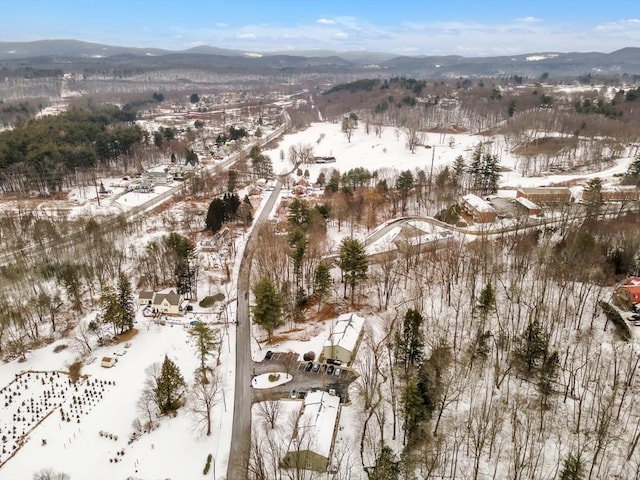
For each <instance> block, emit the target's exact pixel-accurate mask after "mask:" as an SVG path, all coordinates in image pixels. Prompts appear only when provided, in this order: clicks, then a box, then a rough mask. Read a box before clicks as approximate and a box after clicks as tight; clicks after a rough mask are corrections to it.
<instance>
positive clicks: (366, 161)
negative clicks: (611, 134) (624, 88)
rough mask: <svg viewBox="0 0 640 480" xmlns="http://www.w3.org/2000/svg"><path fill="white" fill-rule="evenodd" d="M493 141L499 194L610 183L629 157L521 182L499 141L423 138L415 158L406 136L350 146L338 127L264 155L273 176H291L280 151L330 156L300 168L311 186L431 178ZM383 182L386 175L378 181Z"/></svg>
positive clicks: (355, 140) (300, 136) (362, 138)
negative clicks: (416, 174) (407, 174)
mask: <svg viewBox="0 0 640 480" xmlns="http://www.w3.org/2000/svg"><path fill="white" fill-rule="evenodd" d="M489 140H491V141H492V146H491V148H492V152H493V153H495V154H497V155H498V158H499V160H500V164H501V165H502V166H503V167H504V168H505V169H506V171H504V172H503V173H502V176H501V178H500V186H501V188H504V189H517V188H520V187H538V186H546V185H550V184H554V183H560V182H567V181H570V180H579V179H585V181H586V179H589V178H593V177H596V176H599V177H601V178H603V179H608V178H611V177H613V175H614V174H619V173H624V172H625V171H626V170H627V167H628V165H629V163H630V162H631V161H632V157H623V158H620V159H618V160H616V162H615V163H616V164H615V165H614V166H613V167H611V168H607V169H606V170H603V171H601V172H594V173H590V174H572V175H546V176H530V177H528V176H523V175H522V174H521V173H520V172H519V171H518V164H519V162H521V161H522V159H521V158H519V157H517V156H516V155H514V154H512V153H511V151H510V150H509V149H508V148H507V146H506V142H505V140H504V139H503V138H502V137H500V136H496V137H486V136H482V135H469V134H466V133H451V134H450V133H447V134H439V133H427V134H426V135H425V139H424V144H425V145H429V146H430V147H431V148H425V147H424V146H418V147H417V148H416V150H415V152H416V153H413V154H412V153H411V152H410V151H409V149H408V148H407V146H406V136H405V135H404V134H403V133H402V132H400V131H399V130H397V129H395V128H394V127H385V128H384V129H383V131H382V135H381V136H380V137H377V136H376V135H374V133H373V132H371V133H370V134H367V133H366V132H365V129H364V127H363V126H359V127H358V128H357V129H355V130H354V131H353V135H352V137H351V142H349V141H347V138H346V137H345V134H344V133H343V132H342V130H341V125H340V124H338V123H330V122H322V123H314V124H312V125H311V126H310V127H309V128H308V129H306V130H304V131H301V132H297V133H294V134H291V135H287V136H285V137H284V138H283V139H282V141H281V142H280V144H279V145H278V146H277V147H276V148H275V149H273V150H270V151H266V152H265V153H267V154H269V156H270V157H271V159H272V161H273V166H274V170H275V171H276V172H278V173H285V172H288V171H290V170H291V168H292V165H291V162H290V161H289V160H288V159H287V158H285V160H284V161H283V160H281V159H280V151H284V152H285V156H286V154H287V152H288V151H289V148H290V147H292V146H295V147H298V146H301V145H302V146H305V145H308V146H311V147H313V153H314V155H315V156H334V157H335V158H336V162H335V163H326V164H311V165H302V166H301V168H302V169H303V170H304V169H308V170H309V175H310V180H311V181H312V182H315V180H316V178H318V175H319V173H320V172H321V171H331V169H333V168H335V169H337V170H339V171H340V172H341V173H344V172H347V171H348V170H350V169H352V168H357V167H362V168H366V169H368V170H369V171H371V172H373V171H375V170H383V171H384V170H392V169H395V170H396V171H397V172H400V171H403V170H413V169H416V168H420V169H422V170H424V171H426V172H430V171H431V168H432V160H433V172H437V171H438V170H440V169H442V168H444V167H445V166H447V165H448V166H451V165H453V162H454V160H455V159H456V157H458V156H459V155H462V157H463V158H464V159H465V160H466V161H468V160H469V158H470V157H471V154H472V152H473V150H474V149H475V147H476V146H477V145H478V144H479V143H481V142H487V141H489ZM380 177H381V178H384V177H385V175H380Z"/></svg>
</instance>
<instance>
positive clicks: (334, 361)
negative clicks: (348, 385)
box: [327, 358, 342, 365]
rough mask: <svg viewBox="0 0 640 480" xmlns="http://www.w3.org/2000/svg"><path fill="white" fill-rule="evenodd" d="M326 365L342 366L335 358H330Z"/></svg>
mask: <svg viewBox="0 0 640 480" xmlns="http://www.w3.org/2000/svg"><path fill="white" fill-rule="evenodd" d="M327 363H330V364H331V365H342V360H338V359H337V358H330V359H328V360H327Z"/></svg>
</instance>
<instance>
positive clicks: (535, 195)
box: [516, 187, 572, 203]
mask: <svg viewBox="0 0 640 480" xmlns="http://www.w3.org/2000/svg"><path fill="white" fill-rule="evenodd" d="M520 197H524V198H526V199H528V200H531V201H532V202H535V203H570V202H571V198H572V195H571V190H570V189H569V188H568V187H536V188H520V189H518V191H517V192H516V198H520Z"/></svg>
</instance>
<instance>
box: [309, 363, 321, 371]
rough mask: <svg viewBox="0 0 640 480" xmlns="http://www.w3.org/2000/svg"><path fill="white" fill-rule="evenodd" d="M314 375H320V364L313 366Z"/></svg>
mask: <svg viewBox="0 0 640 480" xmlns="http://www.w3.org/2000/svg"><path fill="white" fill-rule="evenodd" d="M311 370H312V371H313V372H314V373H318V371H319V370H320V364H319V363H314V364H313V368H312V369H311Z"/></svg>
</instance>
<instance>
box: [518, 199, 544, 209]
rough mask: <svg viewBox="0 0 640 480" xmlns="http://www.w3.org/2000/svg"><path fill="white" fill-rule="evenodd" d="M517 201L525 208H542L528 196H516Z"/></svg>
mask: <svg viewBox="0 0 640 480" xmlns="http://www.w3.org/2000/svg"><path fill="white" fill-rule="evenodd" d="M516 202H518V203H519V204H520V205H522V206H523V207H525V208H527V209H529V210H535V209H538V208H540V207H539V206H538V205H536V204H535V203H533V202H532V201H531V200H529V199H528V198H525V197H518V198H516Z"/></svg>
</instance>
